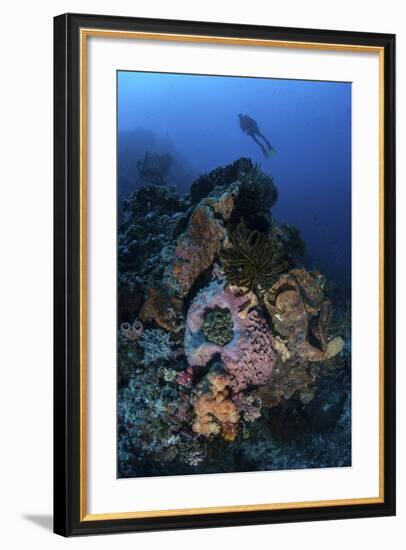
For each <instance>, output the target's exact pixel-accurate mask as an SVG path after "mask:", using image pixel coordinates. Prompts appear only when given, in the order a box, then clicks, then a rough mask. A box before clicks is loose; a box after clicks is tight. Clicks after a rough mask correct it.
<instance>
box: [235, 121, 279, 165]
mask: <svg viewBox="0 0 406 550" xmlns="http://www.w3.org/2000/svg"><path fill="white" fill-rule="evenodd" d="M238 118H239V119H240V128H241V130H242V131H243V132H244V133H245V134H247V135H248V136H250V137H252V139H253V140H254V141H255V143H256V144H257V145H259V146H260V147H261V149H262V152H263V154H264V157H265V158H268V157H269V155H270V154H273V153H276V150H275V149H274V148H273V147H272V145H271V144H270V143H269V141H268V140H267V139H266V137H265V136H264V135H263V134H261V132H260V131H259V128H258V124H257V123H256V122H255V120H254V119H253V118H251V117H250V116H248V115H243V114H241V113H240V114H239V115H238ZM257 136H258V137H260V138H262V140H263V141H264V143H265V144H266V147H265V146H264V144H263V143H261V142H260V141H259V140H258V138H257Z"/></svg>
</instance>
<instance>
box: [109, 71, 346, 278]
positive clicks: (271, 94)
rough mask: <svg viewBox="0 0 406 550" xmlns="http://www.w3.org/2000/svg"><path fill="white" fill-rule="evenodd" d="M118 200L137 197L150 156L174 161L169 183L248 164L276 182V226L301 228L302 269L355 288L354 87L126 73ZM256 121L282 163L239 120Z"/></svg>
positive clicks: (122, 76) (183, 185) (183, 184)
mask: <svg viewBox="0 0 406 550" xmlns="http://www.w3.org/2000/svg"><path fill="white" fill-rule="evenodd" d="M117 78H118V96H117V97H118V101H117V112H118V157H119V162H118V169H119V173H118V182H119V194H121V195H122V196H126V195H128V194H130V193H131V192H132V191H134V190H135V189H136V188H138V187H139V186H140V185H142V184H141V182H140V181H139V180H138V179H137V178H138V175H137V170H136V161H137V160H139V159H141V158H142V157H143V155H144V153H145V152H146V151H149V152H158V153H166V152H169V153H171V154H172V155H173V157H174V158H175V160H176V162H175V163H174V165H173V167H172V172H171V173H170V175H169V178H168V179H169V183H171V184H175V185H177V187H178V189H179V190H180V191H182V192H186V191H187V190H188V188H189V186H190V184H191V183H192V182H193V180H194V179H195V178H196V177H197V176H198V175H200V174H202V173H206V172H209V171H210V170H212V169H214V168H216V167H218V166H224V165H226V164H229V163H232V162H234V161H235V160H236V159H238V158H240V157H249V158H251V159H252V161H253V162H254V163H259V164H260V165H261V168H262V170H263V171H264V172H266V173H268V174H270V175H272V176H273V177H274V178H275V184H276V186H277V188H278V191H279V199H278V202H277V204H276V205H275V207H274V208H273V210H272V213H273V216H274V218H275V220H276V221H277V222H278V223H289V224H293V225H296V226H297V227H298V228H299V229H300V231H301V234H302V238H303V239H304V241H305V242H306V257H305V261H306V263H307V266H308V267H309V268H318V269H320V270H321V271H322V272H323V273H325V274H326V275H327V276H328V277H329V278H330V279H332V280H334V281H336V282H338V283H339V285H340V286H342V287H350V282H351V84H350V83H342V82H340V83H337V82H319V81H301V80H279V79H268V78H244V77H223V76H205V75H183V74H163V73H145V72H124V71H119V72H118V74H117ZM239 113H245V114H248V115H249V116H250V117H252V118H253V119H255V121H256V122H257V124H258V126H259V128H260V130H261V132H262V133H263V134H264V135H265V136H266V137H267V139H268V140H269V141H270V143H271V144H272V146H273V147H274V148H275V149H276V154H274V155H271V156H270V157H269V158H268V159H266V158H264V156H263V154H262V152H261V150H260V148H259V147H258V145H257V144H256V143H254V141H253V140H252V139H251V138H250V137H249V136H247V135H246V134H244V133H243V132H242V131H241V129H240V127H239V121H238V114H239Z"/></svg>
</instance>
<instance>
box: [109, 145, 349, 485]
mask: <svg viewBox="0 0 406 550" xmlns="http://www.w3.org/2000/svg"><path fill="white" fill-rule="evenodd" d="M152 160H156V159H153V158H152V157H148V156H146V157H145V158H144V160H143V161H142V162H141V161H140V163H139V169H140V170H141V169H142V170H143V174H144V178H145V180H146V181H147V176H148V178H150V177H153V174H154V171H153V170H152V168H151V167H150V164H152ZM155 164H156V163H155ZM154 167H155V165H154ZM166 168H167V166H166V165H165V170H166ZM147 169H148V170H147ZM145 174H146V175H145ZM166 175H167V171H165V177H166ZM145 196H149V197H155V199H154V200H153V201H149V202H148V208H149V211H148V215H147V217H148V221H147V225H148V228H149V229H148V228H147V229H146V228H145V226H144V227H142V225H143V221H142V214H141V212H142V207H143V201H144V200H145V198H144V197H145ZM276 199H277V190H276V187H275V185H274V182H273V180H272V179H271V178H270V177H269V176H268V175H266V174H264V173H263V172H262V171H261V170H260V168H259V167H258V166H255V167H254V166H253V165H252V163H251V161H249V160H248V159H239V160H238V161H236V163H234V164H233V165H230V166H227V167H225V168H218V169H216V170H215V171H213V172H212V173H210V174H208V175H206V176H201V177H200V178H199V180H197V182H195V183H194V184H193V185H192V186H191V193H190V194H189V195H185V196H183V197H180V196H179V195H178V194H177V193H176V191H175V190H174V189H173V188H171V187H169V186H163V177H160V178H158V179H157V181H156V182H155V183H154V182H153V181H152V182H150V181H149V180H148V184H147V185H146V186H145V187H143V188H141V189H140V190H139V191H136V192H135V193H134V194H133V196H132V197H131V198H130V199H129V200H127V201H126V203H125V204H124V221H123V222H122V224H121V226H120V229H119V259H120V260H119V262H120V270H119V299H121V296H126V297H127V296H128V295H131V294H132V295H137V296H139V297H140V298H139V299H137V301H135V300H134V303H137V304H139V305H138V310H137V311H133V318H131V319H129V318H121V319H119V321H120V322H121V323H122V324H121V335H122V337H121V339H119V351H120V354H119V358H120V360H119V369H122V370H123V372H124V371H125V373H126V375H125V376H123V377H122V378H120V377H119V380H121V379H122V380H123V382H122V386H121V387H120V386H119V403H120V406H119V445H118V453H119V472H120V475H121V476H124V477H126V476H142V475H157V474H159V475H169V474H174V473H192V472H193V471H201V472H212V471H236V470H241V469H276V468H281V467H284V466H286V464H288V466H287V467H294V465H295V464H296V463H295V462H294V460H293V459H291V461H290V462H289V460H288V459H286V457H284V458H283V460H282V459H281V458H278V456H279V455H280V454H281V451H280V448H279V451H278V452H279V455H278V452H277V445H278V444H277V442H276V439H275V435H274V434H275V433H276V432H277V430H276V428H275V426H277V425H279V424H277V423H276V421H275V420H274V419H275V418H283V417H284V415H285V416H286V422H288V421H289V420H288V418H289V414H291V413H289V414H288V413H287V412H286V411H287V410H295V411H301V414H302V416H303V418H307V417H309V416H310V415H311V414H313V413H312V412H311V411H312V410H313V409H316V407H317V406H319V407H321V405H322V404H323V403H321V404H320V403H318V401H317V400H319V401H320V400H322V397H320V396H323V395H325V393H323V392H325V390H324V388H325V386H326V385H328V383H330V382H329V380H333V379H334V380H335V379H339V378H340V375H339V374H337V373H338V372H339V369H340V367H342V365H343V364H344V363H345V361H346V356H345V354H344V351H343V350H345V348H344V340H343V339H342V338H341V337H340V335H339V334H334V333H333V332H332V327H333V322H332V319H333V304H332V299H331V297H330V296H329V295H328V292H327V286H326V280H325V278H324V277H323V276H322V275H321V274H320V273H317V272H311V271H308V270H307V269H306V268H305V267H303V265H301V264H300V263H297V264H296V265H295V264H294V263H293V258H297V256H298V254H297V251H298V249H300V247H298V246H297V243H298V242H299V241H300V237H299V235H298V232H297V230H295V229H294V228H292V227H291V226H277V225H276V223H275V221H274V220H273V218H272V216H271V213H270V208H271V207H272V206H273V205H274V203H275V201H276ZM138 227H139V229H138ZM260 228H261V229H260ZM293 234H294V235H295V240H293V239H292V235H293ZM121 289H122V290H121ZM121 310H122V311H129V308H126V307H124V306H123V307H121ZM119 311H120V308H119ZM137 315H139V317H140V319H141V320H142V321H143V322H141V321H140V320H138V319H137V318H136V316H137ZM338 326H339V323H338V322H336V323H335V327H336V329H337V327H338ZM338 332H340V334H343V333H344V332H343V331H340V330H338ZM347 359H348V358H347ZM146 388H147V389H146ZM312 403H314V404H313V405H312ZM343 406H344V405H343ZM306 407H307V409H306ZM312 407H313V409H312ZM342 410H343V409H340V411H342ZM284 411H285V412H284ZM340 414H341V412H340ZM337 415H338V413H337ZM301 418H302V417H301ZM272 419H273V420H272ZM301 421H302V420H301ZM303 422H305V421H304V420H303ZM343 422H344V420H343ZM296 424H297V421H296V420H295V423H293V424H292V425H295V426H296ZM301 425H302V424H301ZM303 425H305V424H303ZM347 425H348V423H347ZM270 426H271V428H270ZM272 426H273V428H272ZM273 430H274V431H273ZM275 430H276V431H275ZM309 433H310V432H309ZM340 433H341V432H340ZM266 434H270V435H266ZM306 437H307V436H306ZM311 437H312V436H311V434H310V435H308V440H307V441H308V445H309V446H311V445H314V441H313V440H312V439H311ZM337 437H338V436H337ZM247 441H248V442H251V444H252V447H251V448H252V449H253V448H255V445H257V447H258V445H259V446H261V445H262V448H263V453H262V455H261V456H262V458H261V459H258V458H257V459H256V464H255V466H252V451H248V450H247V447H244V445H247V443H244V442H247ZM289 444H290V445H291V447H289V449H290V452H291V454H292V456H293V455H294V454H295V452H296V454H297V453H298V452H299V451H298V450H297V449H296V451H295V450H294V447H293V445H294V444H295V445H297V442H296V443H294V444H293V443H289ZM280 445H282V444H280ZM285 445H286V444H285ZM227 449H228V450H227ZM287 449H288V447H285V452H288V451H287ZM250 452H251V455H250ZM258 452H259V451H258ZM312 452H313V451H312ZM299 454H300V453H299ZM333 454H334V453H333V451H332V452H331V456H333ZM243 455H244V456H245V457H246V458H245V459H244V460H245V461H244V460H243V459H242V458H241V456H243ZM237 456H239V457H240V458H239V459H238V460H237V458H236V457H237ZM247 457H251V458H247ZM312 460H313V459H308V460H307V462H306V460H305V459H303V460H302V464H305V465H306V464H310V465H311V464H312ZM238 461H239V462H238ZM331 461H334V459H333V458H331ZM289 464H290V465H291V466H289ZM292 465H293V466H292ZM199 468H200V469H199Z"/></svg>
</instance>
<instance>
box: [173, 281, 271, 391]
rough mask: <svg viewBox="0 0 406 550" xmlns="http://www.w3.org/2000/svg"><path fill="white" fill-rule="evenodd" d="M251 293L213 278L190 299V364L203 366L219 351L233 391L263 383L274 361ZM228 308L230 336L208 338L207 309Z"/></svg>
mask: <svg viewBox="0 0 406 550" xmlns="http://www.w3.org/2000/svg"><path fill="white" fill-rule="evenodd" d="M251 294H252V293H246V294H238V293H237V292H234V291H233V290H231V289H230V288H228V287H226V286H225V284H224V282H222V281H214V282H212V283H210V284H209V285H208V286H207V287H205V288H204V289H203V290H201V291H200V292H199V294H198V295H197V296H196V298H195V299H194V301H193V302H192V304H191V306H190V308H189V311H188V314H187V318H186V331H185V342H184V343H185V354H186V357H187V360H188V363H189V365H191V366H193V367H203V366H205V365H207V363H208V362H209V361H210V360H211V359H212V358H213V356H214V355H216V354H218V355H220V357H221V361H222V362H223V364H224V368H225V370H226V371H227V372H228V373H229V374H230V375H231V376H232V382H231V384H230V386H231V389H232V390H233V392H234V393H238V392H240V391H242V390H244V389H246V388H248V387H250V386H262V385H263V384H265V383H266V382H267V380H268V379H269V377H270V375H271V373H272V369H273V367H274V365H275V362H276V353H275V349H274V345H273V337H272V333H271V331H270V330H269V327H268V324H267V322H266V320H265V318H264V317H263V315H262V314H261V313H260V311H257V310H255V309H253V310H251V311H247V310H248V309H249V307H250V304H252V303H255V300H254V299H253V298H254V297H253V296H251ZM213 310H225V311H227V310H228V311H229V313H230V315H231V318H232V320H233V334H234V336H233V339H232V340H231V341H230V342H229V343H227V344H226V345H224V346H221V345H219V344H216V343H214V342H209V341H207V339H206V338H205V336H204V334H203V324H204V321H205V317H206V315H207V313H208V312H210V311H213Z"/></svg>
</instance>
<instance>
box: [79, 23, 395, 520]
mask: <svg viewBox="0 0 406 550" xmlns="http://www.w3.org/2000/svg"><path fill="white" fill-rule="evenodd" d="M90 36H93V37H105V38H126V39H137V40H161V41H170V42H173V41H175V42H195V43H208V44H213V43H214V44H225V45H240V46H262V47H274V48H278V47H279V48H296V49H314V50H325V51H339V52H358V53H377V54H378V55H379V496H378V497H365V498H349V499H336V500H334V499H332V500H319V501H303V502H285V503H272V504H249V505H233V506H215V507H203V508H181V509H173V510H142V511H134V512H110V513H98V514H89V513H87V403H86V401H87V375H86V374H87V373H86V370H87V334H86V333H87V38H88V37H90ZM79 48H80V521H81V522H83V521H102V520H112V519H115V520H119V519H142V518H153V517H176V516H192V515H202V514H220V513H227V512H254V511H266V510H269V511H271V510H292V509H306V508H320V507H331V506H350V505H362V504H370V505H373V504H379V503H383V502H384V489H385V478H384V352H385V350H384V254H383V251H384V236H385V235H384V204H385V202H384V200H385V195H384V48H383V47H378V46H360V45H356V44H331V43H317V42H299V41H284V40H267V39H251V38H230V37H223V36H205V35H183V34H176V33H153V32H151V33H150V32H136V31H115V30H106V29H87V28H81V29H80V46H79Z"/></svg>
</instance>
